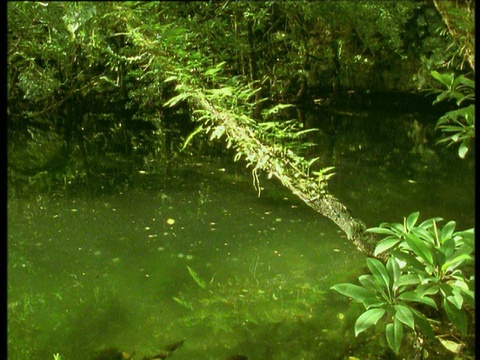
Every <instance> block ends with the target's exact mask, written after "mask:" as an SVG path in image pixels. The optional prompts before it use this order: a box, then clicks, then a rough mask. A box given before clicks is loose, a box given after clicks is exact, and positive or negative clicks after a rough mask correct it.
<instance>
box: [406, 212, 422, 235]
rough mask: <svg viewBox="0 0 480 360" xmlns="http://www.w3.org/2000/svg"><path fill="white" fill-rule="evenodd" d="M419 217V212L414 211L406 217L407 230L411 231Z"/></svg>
mask: <svg viewBox="0 0 480 360" xmlns="http://www.w3.org/2000/svg"><path fill="white" fill-rule="evenodd" d="M419 216H420V212H418V211H416V212H413V213H411V214H410V215H408V218H407V220H406V224H407V230H409V231H410V230H412V228H413V227H414V226H415V224H416V223H417V220H418V217H419Z"/></svg>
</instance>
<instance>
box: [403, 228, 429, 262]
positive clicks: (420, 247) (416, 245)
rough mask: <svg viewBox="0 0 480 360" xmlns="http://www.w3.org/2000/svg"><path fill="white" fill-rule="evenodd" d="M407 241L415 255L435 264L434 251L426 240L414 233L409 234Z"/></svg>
mask: <svg viewBox="0 0 480 360" xmlns="http://www.w3.org/2000/svg"><path fill="white" fill-rule="evenodd" d="M406 242H407V244H408V246H410V248H411V249H412V251H413V252H414V254H415V255H417V256H418V257H420V258H422V259H423V260H425V262H426V263H427V264H433V256H432V252H431V250H430V248H429V247H428V245H427V243H426V242H425V241H424V240H422V239H420V238H419V237H418V236H416V235H414V234H408V235H407V236H406Z"/></svg>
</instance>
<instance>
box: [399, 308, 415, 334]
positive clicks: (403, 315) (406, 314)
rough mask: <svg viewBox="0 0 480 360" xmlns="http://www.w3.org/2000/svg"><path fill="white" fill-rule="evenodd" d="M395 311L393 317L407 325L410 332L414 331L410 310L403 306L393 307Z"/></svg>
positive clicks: (413, 321)
mask: <svg viewBox="0 0 480 360" xmlns="http://www.w3.org/2000/svg"><path fill="white" fill-rule="evenodd" d="M395 310H396V313H395V316H396V317H397V319H398V320H400V321H401V322H402V323H404V324H405V325H407V326H408V327H409V328H411V329H412V330H415V320H414V318H413V313H412V311H411V310H410V308H408V307H406V306H404V305H395Z"/></svg>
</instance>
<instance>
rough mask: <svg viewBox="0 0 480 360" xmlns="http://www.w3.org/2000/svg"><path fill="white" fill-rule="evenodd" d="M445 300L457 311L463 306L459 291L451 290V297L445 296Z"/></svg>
mask: <svg viewBox="0 0 480 360" xmlns="http://www.w3.org/2000/svg"><path fill="white" fill-rule="evenodd" d="M447 300H448V301H450V302H451V303H452V304H453V305H454V306H455V307H456V308H457V309H461V308H462V306H463V296H462V294H461V293H460V289H457V288H453V291H452V295H450V296H447Z"/></svg>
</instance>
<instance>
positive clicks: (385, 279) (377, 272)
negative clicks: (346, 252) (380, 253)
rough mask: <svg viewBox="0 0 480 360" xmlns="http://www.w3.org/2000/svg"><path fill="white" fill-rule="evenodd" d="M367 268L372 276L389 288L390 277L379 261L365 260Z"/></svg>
mask: <svg viewBox="0 0 480 360" xmlns="http://www.w3.org/2000/svg"><path fill="white" fill-rule="evenodd" d="M367 266H368V268H369V269H370V271H371V272H372V274H373V276H374V277H375V278H377V279H378V280H379V281H381V282H382V283H383V284H384V285H385V287H386V288H387V289H388V288H389V287H390V276H389V275H388V272H387V270H386V269H385V266H383V264H382V263H381V262H380V261H379V260H377V259H374V258H368V259H367Z"/></svg>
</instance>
